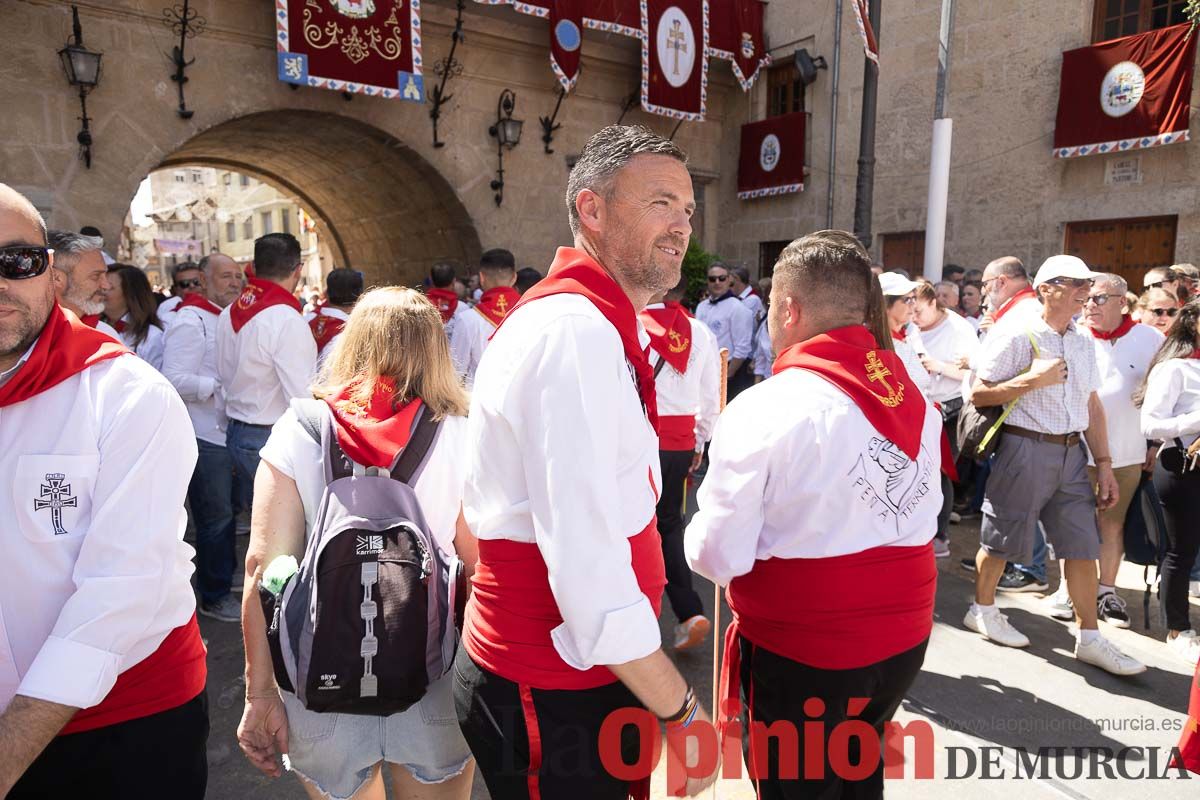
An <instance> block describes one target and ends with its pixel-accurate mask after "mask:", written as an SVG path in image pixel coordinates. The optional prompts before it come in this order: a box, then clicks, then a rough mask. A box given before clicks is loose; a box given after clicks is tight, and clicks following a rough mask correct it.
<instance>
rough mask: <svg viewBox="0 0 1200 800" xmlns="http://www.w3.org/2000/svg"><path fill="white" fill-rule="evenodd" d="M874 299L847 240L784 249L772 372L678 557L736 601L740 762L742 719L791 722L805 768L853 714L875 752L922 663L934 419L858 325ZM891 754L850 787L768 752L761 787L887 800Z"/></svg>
mask: <svg viewBox="0 0 1200 800" xmlns="http://www.w3.org/2000/svg"><path fill="white" fill-rule="evenodd" d="M873 286H874V285H873V281H872V278H871V270H870V260H869V257H868V256H867V253H866V251H865V250H864V249H863V247H862V245H861V244H860V243H859V242H858V240H857V239H855V238H854V237H853V236H852V235H851V234H849V233H846V232H844V231H820V232H818V233H814V234H811V235H809V236H805V237H804V238H802V239H798V240H796V241H794V242H792V243H791V244H790V245H788V246H787V247H786V248H785V249H784V251H783V253H782V254H781V255H780V258H779V261H778V262H777V264H776V266H775V273H774V281H773V284H772V287H771V306H770V308H771V311H770V326H771V337H772V341H773V343H774V345H775V348H776V350H777V351H778V353H779V355H778V357H777V359H776V361H775V365H774V369H775V375H774V377H772V378H771V380H769V381H765V382H763V383H760V384H758V385H757V386H754V387H752V388H750V389H748V390H746V391H745V392H743V393H742V394H741V395H740V396H739V397H738V398H737V399H736V400H734V401H733V402H732V403H730V404H729V406H728V407H727V408H726V409H725V411H724V413H722V414H721V417H720V420H719V421H718V422H717V430H716V434H715V436H714V438H713V442H712V446H711V447H710V448H709V468H708V474H707V475H706V476H705V479H704V483H703V484H702V485H701V487H700V493H699V497H698V510H697V512H696V515H695V516H694V517H693V518H692V521H691V523H690V524H689V525H688V529H687V534H686V536H685V548H686V552H687V557H688V562H689V563H690V564H691V565H692V568H693V569H694V570H696V571H697V572H699V573H700V574H702V575H706V576H708V577H709V578H711V579H712V580H713V581H714V582H716V583H718V584H721V585H728V587H729V589H728V592H727V596H728V598H729V606H730V609H731V610H732V611H733V615H734V621H733V624H732V625H731V631H732V632H731V633H730V634H728V635H727V638H726V651H725V666H724V670H725V678H724V679H723V680H722V681H721V683H722V685H723V686H726V687H728V695H727V696H726V697H725V698H723V703H729V702H730V701H733V702H734V703H739V702H740V703H743V704H745V710H744V711H743V712H742V713H741V718H742V723H743V725H742V728H743V742H744V744H743V750H746V749H748V748H749V747H750V745H749V743H748V734H747V733H746V732H748V731H750V729H751V725H750V720H755V721H759V720H762V721H765V722H766V723H767V724H773V723H775V722H777V721H786V722H788V723H790V724H791V725H792V726H794V727H793V730H795V731H796V732H797V733H798V735H799V736H800V737H801V740H802V741H799V742H796V741H795V740H793V741H792V742H789V743H788V744H787V745H786V746H787V747H788V748H789V749H791V748H798V752H802V753H805V754H810V753H822V754H828V753H830V752H831V750H836V749H837V748H838V747H839V745H838V744H837V742H836V734H834V733H833V732H834V731H835V730H837V729H838V727H839V725H840V724H841V723H843V722H845V721H846V720H847V719H848V718H849V717H851V716H853V717H854V718H855V720H856V723H858V724H861V722H865V723H866V724H867V725H870V726H871V728H872V729H874V731H875V734H876V735H877V736H879V737H880V739H879V741H880V742H882V736H883V731H884V725H885V723H886V722H887V721H888V720H889V719H891V717H892V715H893V714H894V713H895V711H896V709H897V708H898V707H899V705H900V702H901V700H903V698H904V695H905V693H906V692H907V690H908V688H909V686H910V685H911V684H912V682H913V680H914V679H915V678H916V676H917V674H918V672H919V671H920V669H921V664H922V663H923V661H924V656H925V648H926V646H927V644H928V640H929V635H930V632H931V630H932V628H933V602H934V595H935V590H936V585H937V569H936V567H935V566H934V558H933V549H932V546H931V544H930V542H931V540H932V538H933V534H934V531H935V529H936V518H937V514H938V510H939V509H940V508H941V504H942V496H941V491H940V490H939V484H938V464H939V450H940V438H941V427H942V419H941V415H940V414H939V413H938V412H937V411H936V410H934V408H933V407H932V405H930V404H929V403H927V402H926V401H925V398H924V397H922V395H921V393H920V392H918V391H915V389H914V387H913V386H912V379H911V378H910V377H909V376H908V374H907V372H906V370H905V368H904V365H903V362H901V360H900V359H899V357H898V356H897V355H896V354H895V353H894V352H892V351H889V350H883V349H879V347H878V346H877V343H876V341H875V339H874V337H873V336H872V334H871V333H870V331H869V330H868V329H867V328H866V327H865V325H864V323H865V321H866V319H867V309H868V308H869V303H875V302H878V301H877V300H875V299H873V298H872V297H871V294H872V292H873V291H874V288H873ZM739 683H740V684H742V688H741V690H740V692H739V691H738V688H737V687H738V684H739ZM857 698H868V699H865V700H860V699H857ZM814 700H816V701H820V702H819V703H814ZM848 709H853V710H848ZM734 713H735V714H736V713H738V712H736V711H735V712H734ZM726 719H728V718H727V717H726ZM726 719H723V720H722V722H725V721H726ZM814 731H815V732H817V733H815V735H816V736H817V737H819V738H820V739H821V740H822V741H821V742H818V743H815V744H814V743H812V742H810V741H809V738H810V737H812V736H814ZM831 738H834V739H835V741H834V742H833V744H832V746H829V743H830V739H831ZM860 740H861V738H860ZM783 746H784V745H783V744H782V742H781V747H780V749H782V747H783ZM844 746H845V745H844V744H842V745H841V747H844ZM755 749H757V748H755ZM883 749H884V748H882V747H874V748H871V749H870V752H874V754H875V755H874V756H865V755H864V758H863V759H855V760H858V761H859V762H860V763H862V764H863V767H864V771H869V773H868V775H867V776H866V777H864V778H863V779H862V780H861V781H860V782H858V785H854V786H850V785H847V784H848V782H847V781H843V779H842V778H841V777H839V775H838V774H837V772H836V771H835V770H833V769H831V767H830V759H829V757H828V756H826V757H825V759H824V765H823V771H822V772H821V773H820V774H815V773H814V772H812V771H810V768H811V767H812V765H811V764H810V763H809V759H808V758H807V756H806V758H805V774H804V775H803V776H801V777H802V778H803V780H789V779H787V778H786V776H781V775H780V767H779V764H780V761H781V760H783V759H781V757H780V756H779V754H778V753H777V752H776V753H772V754H771V755H768V758H767V763H766V764H761V763H760V764H758V765H757V767H758V770H759V772H758V777H759V779H758V780H757V781H756V788H757V790H758V793H759V796H761V797H769V798H782V797H818V796H819V797H881V796H882V794H883V763H882V758H881V756H880V754H881V752H882V751H883ZM862 751H863V753H864V754H865V753H867V752H868V751H869V750H868V748H867V747H866V746H863V748H862ZM839 755H840V754H839ZM818 758H819V757H818ZM866 758H873V759H874V761H873V763H869V762H866V761H865V759H866Z"/></svg>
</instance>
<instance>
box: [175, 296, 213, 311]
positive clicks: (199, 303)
mask: <svg viewBox="0 0 1200 800" xmlns="http://www.w3.org/2000/svg"><path fill="white" fill-rule="evenodd" d="M181 308H198V309H200V310H201V311H207V312H208V313H210V314H217V315H220V313H221V307H220V306H219V305H217V304H216V303H214V302H213V301H211V300H209V299H208V298H207V297H205V296H204V295H202V294H201V293H200V292H192V293H191V294H186V295H184V296H183V300H181V301H179V305H177V306H175V308H174V309H173V310H174V311H178V310H179V309H181Z"/></svg>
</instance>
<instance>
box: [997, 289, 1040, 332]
mask: <svg viewBox="0 0 1200 800" xmlns="http://www.w3.org/2000/svg"><path fill="white" fill-rule="evenodd" d="M1026 297H1033V298H1035V299H1036V298H1037V292H1035V291H1034V290H1033V288H1032V287H1030V286H1026V287H1025V288H1024V289H1022V290H1021V291H1019V292H1017V293H1016V294H1014V295H1013V296H1012V297H1010V298H1008V299H1007V300H1005V301H1004V302H1003V303H1001V304H1000V307H999V308H997V309H996V313H995V314H994V315H992V322H993V323H996V322H999V321H1000V319H1001V318H1002V317H1003V316H1004V315H1005V314H1007V313H1008V312H1009V311H1012V309H1013V306H1015V305H1016V304H1017V303H1019V302H1021V301H1022V300H1024V299H1025V298H1026Z"/></svg>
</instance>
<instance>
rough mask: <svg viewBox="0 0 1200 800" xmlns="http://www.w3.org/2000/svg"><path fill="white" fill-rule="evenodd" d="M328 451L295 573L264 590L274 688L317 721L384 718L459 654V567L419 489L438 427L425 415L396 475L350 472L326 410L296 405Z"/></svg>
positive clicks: (413, 698)
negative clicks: (428, 518) (316, 714)
mask: <svg viewBox="0 0 1200 800" xmlns="http://www.w3.org/2000/svg"><path fill="white" fill-rule="evenodd" d="M292 408H293V409H294V410H295V412H296V415H297V417H298V418H299V420H300V423H301V425H302V426H303V427H304V428H305V430H306V431H307V432H308V433H309V435H311V436H312V437H313V439H314V440H316V441H318V442H320V443H321V447H322V451H323V453H324V456H323V459H322V460H323V463H324V468H325V483H326V486H325V492H324V494H323V495H322V498H321V505H320V507H319V509H318V510H317V514H316V517H315V519H314V521H313V527H312V530H311V531H310V532H309V536H308V542H307V544H306V546H305V553H304V558H303V560H302V561H301V562H300V571H299V572H297V573H296V574H295V575H293V576H292V577H291V578H290V579H289V580H288V582H287V583H286V584H285V586H284V588H283V591H282V592H280V594H279V595H278V596H276V595H273V594H272V593H271V592H269V591H268V590H267V589H266V588H265V587H262V586H260V587H259V596H260V599H261V600H262V602H263V609H264V614H265V615H266V619H267V639H268V641H269V643H270V645H271V658H272V662H273V665H274V669H275V680H276V682H277V683H278V684H279V686H280V688H282V689H284V690H286V691H290V692H294V693H295V695H296V697H298V698H299V699H300V702H301V703H303V704H304V707H305V708H308V709H310V710H312V711H323V712H337V713H342V714H364V715H372V716H387V715H389V714H395V713H397V712H400V711H404V710H405V709H407V708H409V707H410V706H411V705H413V704H414V703H416V702H417V701H419V700H420V699H421V698H422V697H423V696H424V694H425V691H426V689H427V688H428V686H429V684H430V683H432V682H433V681H436V680H437V679H438V678H441V677H442V676H443V675H445V674H446V673H447V672H448V671H449V670H450V668H451V666H452V665H453V662H454V653H455V649H456V647H457V644H458V631H457V628H456V616H457V614H458V609H457V605H458V601H459V600H460V599H465V593H464V580H465V578H464V573H463V565H462V562H461V561H460V560H459V559H458V557H457V556H454V555H453V554H449V555H447V554H444V553H443V552H442V551H441V549H440V548H439V547H438V546H437V542H436V541H435V540H434V538H433V536H432V534H431V533H430V531H429V526H428V525H427V524H426V522H425V516H424V514H423V513H422V511H421V504H420V502H418V500H417V497H416V494H415V493H414V492H413V489H412V484H413V483H414V482H415V481H416V478H417V476H418V475H419V474H420V473H421V469H422V468H423V467H424V465H425V461H426V459H427V457H428V455H429V452H430V450H431V449H432V447H433V443H434V441H435V439H436V438H437V434H438V429H439V424H438V423H437V422H434V421H433V419H432V416H431V415H430V414H429V413H428V411H427V410H426V409H422V410H421V412H420V414H419V415H418V417H417V421H416V422H415V424H414V427H413V430H412V434H411V436H410V438H409V442H408V445H407V446H405V447H404V449H403V450H401V451H400V453H399V454H398V455H397V456H396V460H395V461H394V462H393V464H392V467H391V469H390V470H388V469H378V468H375V467H370V468H365V467H363V466H361V465H359V464H355V463H353V462H351V461H350V460H349V459H348V458H347V457H346V455H345V453H344V452H343V451H342V448H341V447H339V446H338V443H337V436H336V435H335V433H334V430H333V418H332V413H331V412H330V411H329V408H328V407H327V406H326V405H325V403H324V402H323V401H320V400H293V401H292Z"/></svg>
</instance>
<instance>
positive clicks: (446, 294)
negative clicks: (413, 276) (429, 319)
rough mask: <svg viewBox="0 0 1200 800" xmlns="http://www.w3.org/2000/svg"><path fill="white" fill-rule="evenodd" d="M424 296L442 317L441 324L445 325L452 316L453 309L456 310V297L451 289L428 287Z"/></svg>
mask: <svg viewBox="0 0 1200 800" xmlns="http://www.w3.org/2000/svg"><path fill="white" fill-rule="evenodd" d="M425 296H426V297H428V298H429V302H431V303H433V304H434V305H435V306H436V307H437V310H438V312H439V313H441V315H442V324H443V325H445V324H446V323H447V322H449V321H450V318H451V317H453V316H454V311H455V309H457V308H458V295H457V294H455V293H454V291H453V290H452V289H434V288H433V287H430V288H428V289H426V290H425Z"/></svg>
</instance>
